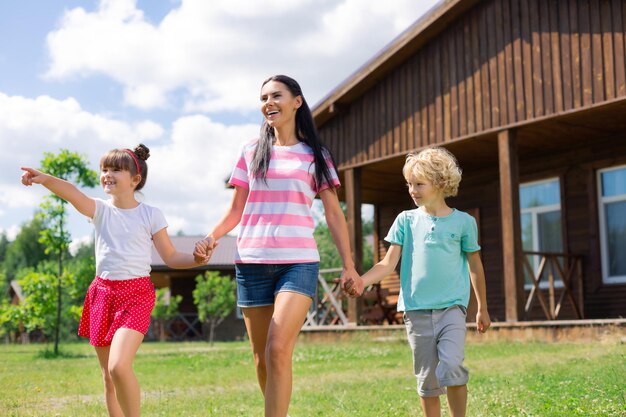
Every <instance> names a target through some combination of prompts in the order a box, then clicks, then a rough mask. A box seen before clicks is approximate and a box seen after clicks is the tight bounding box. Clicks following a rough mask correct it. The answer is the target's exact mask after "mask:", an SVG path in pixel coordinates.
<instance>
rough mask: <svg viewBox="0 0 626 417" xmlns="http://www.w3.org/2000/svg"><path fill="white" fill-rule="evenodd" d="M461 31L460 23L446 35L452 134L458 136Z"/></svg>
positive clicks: (454, 136)
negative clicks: (458, 63) (458, 46)
mask: <svg viewBox="0 0 626 417" xmlns="http://www.w3.org/2000/svg"><path fill="white" fill-rule="evenodd" d="M458 32H459V25H458V23H457V24H455V25H454V26H453V27H452V28H451V29H450V30H449V31H448V36H447V37H446V44H447V47H448V59H449V66H448V73H449V74H450V75H449V80H450V136H451V137H453V138H456V137H458V136H459V91H458V89H459V78H460V76H458V74H459V73H458V72H457V61H456V34H457V33H458Z"/></svg>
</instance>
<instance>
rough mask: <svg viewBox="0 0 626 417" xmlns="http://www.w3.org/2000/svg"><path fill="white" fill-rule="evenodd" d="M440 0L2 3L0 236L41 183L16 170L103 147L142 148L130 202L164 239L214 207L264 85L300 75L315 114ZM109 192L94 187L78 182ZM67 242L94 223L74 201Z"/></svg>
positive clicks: (27, 211) (206, 222)
mask: <svg viewBox="0 0 626 417" xmlns="http://www.w3.org/2000/svg"><path fill="white" fill-rule="evenodd" d="M436 3H438V0H419V1H416V0H388V1H380V0H100V1H96V0H91V1H79V0H38V1H35V0H2V1H0V233H5V234H6V235H7V236H8V237H9V239H13V238H14V237H15V235H16V234H17V232H18V231H19V229H20V227H21V225H23V224H24V223H25V222H28V221H30V220H31V219H32V218H33V215H34V213H35V211H36V210H37V208H38V206H39V204H40V203H41V202H42V198H43V197H44V196H45V195H46V194H47V190H46V189H45V188H44V187H41V186H37V185H35V186H33V187H24V186H23V185H21V183H20V176H21V171H20V167H21V166H32V167H38V166H39V164H40V161H41V160H42V159H43V156H44V152H52V153H58V152H59V151H60V150H61V149H68V150H70V151H72V152H78V153H80V154H81V155H83V156H84V157H85V158H86V160H87V161H88V163H89V166H90V168H91V169H93V170H96V171H97V170H98V161H99V159H100V156H102V154H104V153H105V152H106V151H108V150H109V149H112V148H133V147H134V146H136V145H137V144H138V143H140V142H141V143H144V144H146V146H148V147H149V148H150V154H151V156H150V158H149V159H148V161H147V162H148V166H149V175H148V180H147V184H146V186H145V188H144V189H143V190H142V192H141V194H140V195H139V196H138V198H139V199H140V200H141V201H143V202H145V203H147V204H150V205H153V206H156V207H158V208H160V209H161V210H162V211H163V213H164V214H165V217H166V219H167V221H168V224H169V228H168V232H169V233H170V234H176V233H184V234H186V235H201V234H206V233H208V232H209V231H210V229H211V228H212V227H213V225H215V223H216V222H218V221H219V219H220V218H221V217H222V216H223V215H224V213H225V212H226V209H227V207H228V204H229V202H230V198H231V191H229V190H227V189H226V188H225V186H224V181H225V180H226V179H227V178H228V176H229V175H230V172H231V170H232V167H233V165H234V163H235V161H236V158H237V156H238V153H239V150H240V148H241V145H242V144H243V143H245V142H247V141H250V140H252V139H254V138H255V137H257V135H258V132H259V128H260V125H261V123H262V116H261V112H260V110H259V108H260V106H259V104H260V102H259V92H260V88H261V83H262V81H263V80H265V79H266V78H267V77H269V76H271V75H274V74H286V75H289V76H291V77H293V78H295V79H296V80H298V82H299V83H300V85H301V87H302V90H303V93H304V96H305V98H306V100H307V102H308V103H309V106H311V107H312V108H313V107H314V106H315V104H316V103H318V102H320V101H321V100H322V98H323V97H325V96H326V95H328V94H329V93H330V92H331V91H332V90H333V89H334V88H336V87H337V86H339V85H340V84H341V83H342V82H343V81H344V80H346V79H347V78H349V77H350V75H351V74H353V73H354V72H355V71H356V70H357V69H358V68H359V67H361V66H362V65H363V64H365V63H366V62H367V61H369V60H371V59H372V58H374V57H375V56H376V55H377V54H378V53H380V51H381V50H382V49H383V48H384V47H385V46H386V45H388V44H389V43H390V42H391V41H392V40H393V39H394V38H396V37H397V36H398V35H400V34H401V33H402V32H403V31H404V30H406V29H407V28H408V27H409V26H410V25H411V24H412V23H414V22H415V21H416V20H418V19H419V18H420V17H421V16H423V15H424V13H426V12H427V11H428V10H429V9H431V8H432V7H433V6H434V5H435V4H436ZM83 191H84V192H85V193H86V194H88V195H90V196H93V197H99V198H107V197H106V195H105V194H104V192H103V191H102V190H101V189H100V188H94V189H86V190H83ZM68 220H69V223H68V227H69V230H70V232H71V234H72V238H73V240H74V243H75V244H77V243H79V242H84V241H87V240H89V239H91V238H92V230H93V228H92V226H91V224H90V223H89V222H88V221H87V219H86V218H84V217H83V216H81V215H80V214H78V213H77V212H76V211H75V210H74V209H73V208H72V207H70V210H69V217H68Z"/></svg>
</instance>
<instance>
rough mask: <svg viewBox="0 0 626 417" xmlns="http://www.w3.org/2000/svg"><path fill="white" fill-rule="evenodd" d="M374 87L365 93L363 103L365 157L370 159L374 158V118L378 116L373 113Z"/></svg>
mask: <svg viewBox="0 0 626 417" xmlns="http://www.w3.org/2000/svg"><path fill="white" fill-rule="evenodd" d="M373 93H374V89H372V90H370V91H368V92H367V94H365V97H364V105H365V126H364V128H365V135H366V136H367V154H366V158H367V159H369V160H372V159H373V158H374V146H375V143H376V127H375V122H376V121H375V119H376V118H377V117H378V115H377V114H375V113H374V100H373V96H374V94H373Z"/></svg>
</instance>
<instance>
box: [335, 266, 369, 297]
mask: <svg viewBox="0 0 626 417" xmlns="http://www.w3.org/2000/svg"><path fill="white" fill-rule="evenodd" d="M339 285H340V286H341V290H342V291H343V293H344V294H346V295H347V296H349V297H351V298H356V297H359V296H360V295H361V294H363V289H364V285H363V280H362V279H361V277H360V276H359V274H358V273H357V272H356V270H355V269H354V268H349V269H346V268H344V270H343V272H342V273H341V279H340V284H339Z"/></svg>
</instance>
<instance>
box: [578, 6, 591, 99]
mask: <svg viewBox="0 0 626 417" xmlns="http://www.w3.org/2000/svg"><path fill="white" fill-rule="evenodd" d="M590 15H591V10H589V4H587V3H580V4H579V8H578V17H579V19H578V23H579V25H580V26H579V33H580V62H581V74H582V76H581V78H582V80H581V81H582V105H583V106H589V105H591V104H592V103H593V79H594V76H593V69H592V67H591V65H592V60H591V24H590V20H589V19H590V17H591V16H590Z"/></svg>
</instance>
